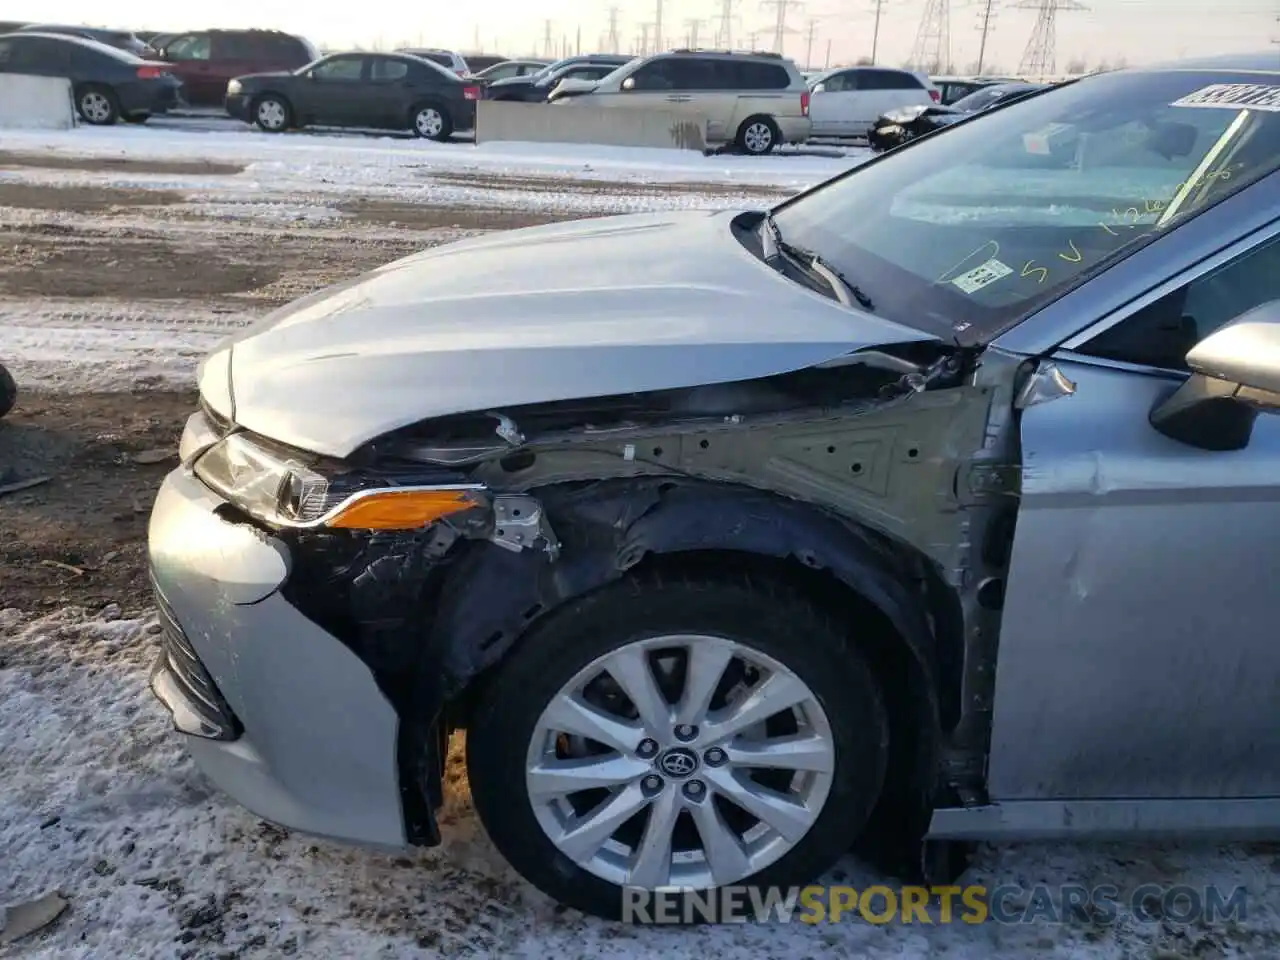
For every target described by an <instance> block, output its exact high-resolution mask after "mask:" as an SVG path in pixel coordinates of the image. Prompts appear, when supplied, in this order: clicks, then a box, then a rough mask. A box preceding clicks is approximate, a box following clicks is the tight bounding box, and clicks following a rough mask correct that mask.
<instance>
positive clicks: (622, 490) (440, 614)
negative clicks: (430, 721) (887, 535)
mask: <svg viewBox="0 0 1280 960" xmlns="http://www.w3.org/2000/svg"><path fill="white" fill-rule="evenodd" d="M532 493H533V494H534V495H535V496H536V497H537V498H538V499H539V500H540V501H541V503H542V506H543V510H544V512H545V514H546V516H547V518H548V519H549V521H550V524H551V527H552V529H554V530H555V533H556V536H557V537H558V538H559V540H560V543H561V552H560V556H559V559H558V560H556V561H554V562H552V561H551V560H550V559H549V558H548V557H547V555H546V554H545V553H543V552H541V551H534V550H525V551H523V552H520V553H513V552H511V551H509V550H503V549H501V548H498V547H495V546H494V545H493V544H491V543H487V542H475V541H473V542H470V543H467V544H466V546H465V549H466V551H467V552H466V554H465V555H464V556H462V557H460V558H459V560H458V562H457V563H456V564H455V565H453V566H452V567H451V569H450V570H449V571H448V572H447V574H446V580H445V582H444V584H443V585H442V590H441V592H440V606H439V608H438V610H437V612H436V616H435V618H434V622H433V625H432V630H431V633H430V636H429V638H428V642H427V644H426V647H425V650H424V655H423V661H424V662H423V663H422V671H421V673H420V676H421V678H422V680H423V681H424V682H425V683H427V684H429V685H430V684H432V681H433V679H434V681H435V683H436V684H438V687H437V688H436V692H438V694H439V700H438V701H437V702H441V703H443V702H445V701H447V700H449V699H451V698H453V697H454V696H456V695H457V694H458V693H459V692H460V691H461V690H462V689H463V688H464V687H465V686H466V684H467V682H468V681H469V680H470V679H471V678H472V677H474V676H475V675H476V674H478V673H479V672H480V671H482V670H483V669H485V668H486V667H488V666H490V665H492V664H493V663H495V662H497V661H498V660H499V659H500V658H501V657H502V655H503V654H504V653H505V652H506V651H507V650H508V649H509V648H510V647H511V645H512V644H513V643H514V642H515V641H516V640H517V638H518V637H519V636H520V635H521V634H522V633H523V632H524V631H525V630H526V629H528V627H529V625H530V624H531V623H532V622H533V621H534V620H536V619H537V618H538V617H540V616H542V615H543V614H545V613H548V612H550V611H551V610H554V609H555V608H556V607H557V606H559V605H560V604H561V603H563V602H564V601H566V600H568V599H571V598H573V597H576V596H579V595H581V594H583V593H585V592H587V591H589V590H593V589H595V588H597V587H600V586H603V585H605V584H607V583H609V582H611V581H613V580H616V579H618V578H619V577H621V576H622V575H623V574H624V573H626V571H628V570H629V569H631V568H632V567H634V566H636V565H637V564H638V563H640V562H641V560H643V559H644V558H645V556H646V555H649V554H670V553H677V552H685V551H695V550H730V551H739V552H743V553H751V554H757V555H761V556H767V557H774V558H780V559H786V558H795V559H796V560H798V561H799V562H800V563H802V564H804V565H805V566H806V567H809V568H811V569H814V570H825V571H828V572H829V573H830V574H832V575H833V576H834V577H835V578H836V579H838V580H840V581H841V582H843V583H844V584H846V585H847V586H849V587H850V588H852V589H853V590H854V591H856V592H857V593H858V594H860V595H861V596H862V597H863V598H865V600H866V601H868V602H869V603H871V604H872V605H874V606H875V607H876V608H877V609H878V610H880V611H881V612H882V613H883V614H884V616H885V618H886V619H887V620H888V621H889V623H890V624H892V626H893V627H894V628H895V630H896V631H897V632H898V634H899V635H900V636H901V637H902V638H903V640H904V641H905V642H906V644H907V645H908V647H909V648H910V650H911V652H912V655H913V657H914V658H915V659H916V660H917V661H918V663H919V664H920V667H921V669H922V670H923V671H924V674H925V676H926V677H927V678H929V679H932V678H933V675H934V672H935V670H934V657H933V652H932V651H933V642H932V640H933V630H932V626H931V623H930V619H929V616H928V613H927V610H926V605H925V602H924V600H923V591H913V589H912V587H911V584H912V583H913V582H919V581H920V579H921V571H920V570H918V569H913V568H912V565H911V563H910V562H909V561H908V560H907V559H906V557H905V555H903V554H899V553H897V552H895V551H894V550H893V549H892V547H891V546H890V545H889V544H888V542H887V541H883V540H881V539H880V538H879V537H878V536H877V535H875V534H872V533H870V532H868V531H865V530H863V529H861V528H859V527H856V526H853V525H851V524H849V523H848V522H846V521H844V520H842V519H840V518H839V517H836V516H835V515H833V514H830V513H827V512H825V511H823V510H821V509H820V508H818V507H815V506H812V505H810V504H805V503H802V502H800V501H798V500H790V499H787V498H784V497H780V496H777V495H774V494H771V493H767V492H763V491H760V490H755V489H751V488H747V487H739V486H729V485H725V484H716V483H707V482H703V481H698V480H687V479H675V478H671V477H636V478H627V479H615V480H603V481H594V482H585V483H566V484H559V485H555V486H549V487H543V488H540V489H538V490H536V491H532ZM929 686H930V687H933V686H934V685H933V684H932V683H930V684H929ZM422 692H426V691H422ZM425 699H427V700H431V699H432V698H431V697H430V695H429V693H428V696H427V697H426V698H425ZM935 700H936V695H935ZM935 709H936V703H935Z"/></svg>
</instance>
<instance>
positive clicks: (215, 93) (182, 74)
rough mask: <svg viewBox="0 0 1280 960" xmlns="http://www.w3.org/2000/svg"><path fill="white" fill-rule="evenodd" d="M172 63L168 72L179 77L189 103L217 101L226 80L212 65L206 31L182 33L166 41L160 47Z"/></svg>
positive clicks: (224, 91)
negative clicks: (221, 77) (162, 46)
mask: <svg viewBox="0 0 1280 960" xmlns="http://www.w3.org/2000/svg"><path fill="white" fill-rule="evenodd" d="M163 56H164V59H165V60H167V61H169V62H170V63H171V64H172V66H171V67H170V72H171V73H173V74H174V75H175V76H176V77H177V78H178V79H179V80H181V81H182V84H183V87H184V91H185V96H186V98H187V101H188V102H190V103H193V104H206V105H207V104H213V103H221V102H222V98H223V96H224V95H225V94H226V92H227V81H226V80H225V79H220V75H219V74H218V73H216V72H215V71H214V69H213V64H212V62H211V61H212V57H213V38H212V37H211V36H210V35H209V34H207V33H185V34H183V35H182V36H180V37H178V38H177V39H176V40H171V41H169V43H168V45H167V46H166V47H165V48H164V51H163Z"/></svg>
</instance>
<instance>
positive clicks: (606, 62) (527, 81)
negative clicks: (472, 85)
mask: <svg viewBox="0 0 1280 960" xmlns="http://www.w3.org/2000/svg"><path fill="white" fill-rule="evenodd" d="M633 59H634V58H633V57H622V56H614V55H611V54H603V55H593V56H582V57H567V58H565V59H564V60H557V61H556V62H555V63H552V64H548V65H547V66H546V67H543V68H542V69H541V70H539V71H538V72H537V73H531V74H528V75H526V76H523V77H508V78H507V79H506V80H495V81H493V83H490V84H488V85H487V86H485V88H484V98H485V99H486V100H522V101H524V102H525V103H541V102H542V101H544V100H546V99H547V97H548V96H549V95H550V93H551V91H552V90H554V89H555V88H556V84H558V83H559V82H560V81H561V80H599V79H601V78H602V77H606V76H608V75H609V74H611V73H613V71H615V70H617V69H618V68H619V67H620V66H622V65H623V64H624V63H630V62H631V61H632V60H633Z"/></svg>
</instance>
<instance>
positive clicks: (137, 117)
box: [124, 113, 151, 123]
mask: <svg viewBox="0 0 1280 960" xmlns="http://www.w3.org/2000/svg"><path fill="white" fill-rule="evenodd" d="M124 119H125V122H126V123H146V122H147V121H148V120H150V119H151V114H149V113H132V114H129V115H128V116H127V117H125V118H124Z"/></svg>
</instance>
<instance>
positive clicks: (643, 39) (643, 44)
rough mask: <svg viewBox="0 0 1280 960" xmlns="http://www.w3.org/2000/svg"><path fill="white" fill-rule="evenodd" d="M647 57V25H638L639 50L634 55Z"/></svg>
mask: <svg viewBox="0 0 1280 960" xmlns="http://www.w3.org/2000/svg"><path fill="white" fill-rule="evenodd" d="M648 55H649V24H647V23H642V24H640V50H639V52H637V53H636V56H638V57H647V56H648Z"/></svg>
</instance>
